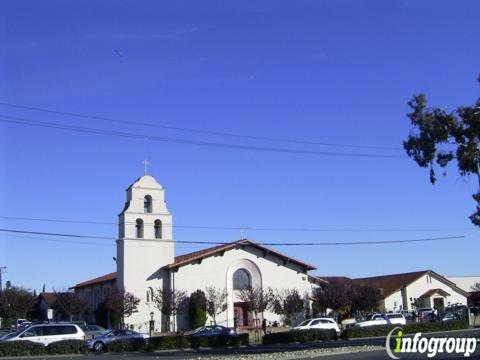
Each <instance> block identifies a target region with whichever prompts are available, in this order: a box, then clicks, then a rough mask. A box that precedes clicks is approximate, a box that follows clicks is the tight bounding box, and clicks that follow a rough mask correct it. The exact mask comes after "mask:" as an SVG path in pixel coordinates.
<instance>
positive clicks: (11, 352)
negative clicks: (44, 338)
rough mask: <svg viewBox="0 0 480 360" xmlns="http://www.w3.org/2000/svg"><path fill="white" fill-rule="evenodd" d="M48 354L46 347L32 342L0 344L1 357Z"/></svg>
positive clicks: (6, 342)
mask: <svg viewBox="0 0 480 360" xmlns="http://www.w3.org/2000/svg"><path fill="white" fill-rule="evenodd" d="M46 353H47V351H46V348H45V346H44V345H42V344H38V343H34V342H31V341H23V340H22V341H5V342H1V343H0V356H34V355H45V354H46Z"/></svg>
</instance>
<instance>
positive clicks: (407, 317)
mask: <svg viewBox="0 0 480 360" xmlns="http://www.w3.org/2000/svg"><path fill="white" fill-rule="evenodd" d="M400 314H402V315H403V317H404V318H405V320H413V315H412V312H411V311H408V310H401V311H400Z"/></svg>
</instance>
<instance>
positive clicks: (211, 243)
mask: <svg viewBox="0 0 480 360" xmlns="http://www.w3.org/2000/svg"><path fill="white" fill-rule="evenodd" d="M0 232H6V233H14V234H31V235H48V236H58V237H66V238H87V239H104V240H116V238H113V237H106V236H96V235H79V234H64V233H52V232H40V231H28V230H14V229H0ZM465 238H466V236H465V235H459V236H445V237H434V238H422V239H404V240H380V241H347V242H339V241H335V242H303V243H288V242H256V244H258V245H267V246H345V245H381V244H401V243H418V242H431V241H445V240H459V239H465ZM154 241H161V242H166V243H169V242H170V243H172V242H173V243H179V244H201V245H228V244H231V243H232V242H221V241H197V240H195V241H193V240H192V241H189V240H162V239H158V240H154Z"/></svg>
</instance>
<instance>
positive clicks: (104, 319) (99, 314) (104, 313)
mask: <svg viewBox="0 0 480 360" xmlns="http://www.w3.org/2000/svg"><path fill="white" fill-rule="evenodd" d="M95 323H97V324H98V325H100V326H103V327H104V328H108V325H109V324H108V310H107V306H106V305H105V302H101V303H99V304H98V306H97V309H96V310H95Z"/></svg>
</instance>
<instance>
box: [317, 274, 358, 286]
mask: <svg viewBox="0 0 480 360" xmlns="http://www.w3.org/2000/svg"><path fill="white" fill-rule="evenodd" d="M317 279H320V280H323V281H324V282H326V283H336V284H339V285H345V284H348V283H351V282H353V279H350V278H349V277H346V276H318V277H317Z"/></svg>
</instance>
